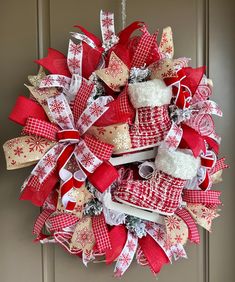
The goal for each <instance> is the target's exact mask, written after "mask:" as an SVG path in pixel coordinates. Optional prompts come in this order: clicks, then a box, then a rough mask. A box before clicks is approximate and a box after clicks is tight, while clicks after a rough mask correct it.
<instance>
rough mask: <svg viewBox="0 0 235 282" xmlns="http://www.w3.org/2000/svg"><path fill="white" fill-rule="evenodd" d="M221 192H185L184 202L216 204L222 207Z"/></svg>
mask: <svg viewBox="0 0 235 282" xmlns="http://www.w3.org/2000/svg"><path fill="white" fill-rule="evenodd" d="M220 194H221V192H220V191H215V190H207V191H198V190H186V189H185V190H184V191H183V201H185V202H187V203H191V204H215V205H220V204H221V201H220V200H219V196H220Z"/></svg>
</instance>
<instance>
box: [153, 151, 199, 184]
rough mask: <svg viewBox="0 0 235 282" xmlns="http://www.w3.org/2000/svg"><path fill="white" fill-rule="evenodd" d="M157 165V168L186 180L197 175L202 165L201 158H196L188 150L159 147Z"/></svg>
mask: <svg viewBox="0 0 235 282" xmlns="http://www.w3.org/2000/svg"><path fill="white" fill-rule="evenodd" d="M155 165H156V168H157V170H161V171H163V172H165V173H167V174H169V175H171V176H173V177H176V178H181V179H185V180H186V179H192V178H193V177H195V176H196V174H197V170H198V168H199V166H200V158H194V156H192V155H191V154H190V153H189V152H188V151H187V150H177V151H173V152H170V151H168V150H165V149H158V154H157V156H156V159H155Z"/></svg>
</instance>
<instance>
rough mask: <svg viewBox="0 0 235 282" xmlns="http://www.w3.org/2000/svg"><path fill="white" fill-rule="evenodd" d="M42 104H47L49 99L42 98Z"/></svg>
mask: <svg viewBox="0 0 235 282" xmlns="http://www.w3.org/2000/svg"><path fill="white" fill-rule="evenodd" d="M40 104H41V105H42V106H47V105H48V104H47V99H42V100H41V103H40Z"/></svg>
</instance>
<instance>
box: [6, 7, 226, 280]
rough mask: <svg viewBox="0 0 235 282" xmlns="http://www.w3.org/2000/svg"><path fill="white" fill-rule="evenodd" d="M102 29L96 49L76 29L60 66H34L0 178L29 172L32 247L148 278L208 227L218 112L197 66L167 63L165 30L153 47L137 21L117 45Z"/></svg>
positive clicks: (107, 23)
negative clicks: (57, 249)
mask: <svg viewBox="0 0 235 282" xmlns="http://www.w3.org/2000/svg"><path fill="white" fill-rule="evenodd" d="M100 24H101V33H102V41H101V40H100V39H99V38H98V37H97V36H95V35H94V34H92V33H90V32H89V31H87V30H86V29H85V28H83V27H82V26H75V27H76V28H77V29H79V30H80V31H81V32H82V33H78V32H72V33H71V36H72V37H73V38H74V39H73V40H70V41H69V46H68V54H67V57H66V56H64V55H63V54H62V53H61V52H59V51H57V50H55V49H51V48H50V49H49V50H48V56H47V57H45V58H42V59H39V60H36V63H37V64H38V65H40V69H39V72H38V74H37V75H34V76H29V77H28V79H29V82H30V84H31V85H25V86H26V87H27V88H28V90H29V92H30V95H29V97H25V96H19V97H18V99H17V101H16V104H15V106H14V108H13V110H12V112H11V114H10V116H9V118H10V119H11V120H12V121H14V122H16V123H18V124H20V125H22V126H23V130H22V136H20V137H17V138H14V139H12V140H9V141H7V142H6V143H5V144H4V145H3V148H4V152H5V156H6V162H7V169H10V170H11V169H18V168H22V167H26V166H30V165H33V164H36V165H35V167H34V169H33V170H32V172H31V174H30V175H29V177H28V178H27V179H26V180H25V182H24V183H23V186H22V188H21V193H20V199H22V200H29V201H31V202H32V203H33V204H34V205H36V206H39V207H41V213H40V215H39V216H38V218H37V219H36V221H35V224H34V227H33V234H35V235H36V239H35V241H40V242H41V243H57V244H59V245H61V246H62V247H63V248H64V249H65V250H66V251H68V252H69V253H70V254H73V255H76V256H79V257H81V258H82V261H83V263H84V264H85V265H87V263H88V262H90V261H95V260H103V261H104V262H106V263H107V264H110V263H112V262H114V261H115V263H116V264H115V269H114V273H115V276H117V277H120V276H122V275H123V273H124V272H125V271H126V270H127V268H128V267H129V266H130V264H131V262H132V260H133V259H134V257H135V258H136V260H137V262H138V263H139V264H140V265H148V266H149V268H150V270H151V271H152V272H153V273H154V274H157V273H158V272H159V271H160V269H161V267H162V266H163V265H164V264H167V263H170V262H172V261H173V260H177V259H179V258H186V257H187V256H186V252H185V249H184V247H183V246H184V245H185V243H186V242H187V240H190V241H191V242H193V243H196V244H198V243H199V241H200V237H199V231H198V227H197V225H201V226H202V227H203V228H205V229H206V230H209V231H210V230H211V224H212V220H213V219H214V218H216V217H217V216H218V214H217V210H218V206H219V205H220V204H221V202H220V200H219V196H220V192H219V191H216V190H213V189H212V185H213V184H215V183H218V182H220V181H221V180H222V179H221V174H222V170H223V169H224V168H226V167H227V165H226V164H225V163H224V158H221V159H219V158H218V157H217V156H218V151H219V144H220V137H219V136H218V135H217V134H216V132H215V126H214V122H213V119H212V115H217V116H222V112H221V110H220V108H219V107H218V105H217V104H216V103H215V102H213V101H211V100H209V98H210V96H211V94H212V86H213V85H212V81H211V80H210V79H208V78H207V77H206V76H205V75H204V72H205V67H199V68H192V67H189V66H188V63H189V61H190V60H189V59H188V58H178V59H175V58H174V57H173V55H174V45H173V38H172V31H171V28H170V27H167V28H165V29H164V30H163V33H162V37H161V40H160V43H159V44H158V43H157V34H158V32H156V33H154V34H150V33H149V32H148V30H147V27H146V25H145V24H144V23H143V22H140V21H136V22H133V23H132V24H130V25H129V26H128V27H126V28H125V29H123V30H122V31H121V32H119V34H118V35H115V31H114V16H113V14H112V13H107V12H103V11H101V13H100ZM136 31H137V33H136V34H137V35H135V36H133V33H134V32H136ZM45 71H47V72H48V73H49V74H48V75H47V74H46V72H45Z"/></svg>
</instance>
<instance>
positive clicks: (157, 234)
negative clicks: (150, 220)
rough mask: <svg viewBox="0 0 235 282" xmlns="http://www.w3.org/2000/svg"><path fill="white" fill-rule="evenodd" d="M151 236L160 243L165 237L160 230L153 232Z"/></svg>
mask: <svg viewBox="0 0 235 282" xmlns="http://www.w3.org/2000/svg"><path fill="white" fill-rule="evenodd" d="M153 235H154V237H155V238H156V239H157V241H162V240H164V237H165V233H164V231H162V230H161V229H160V228H158V229H157V230H154V234H153Z"/></svg>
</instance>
